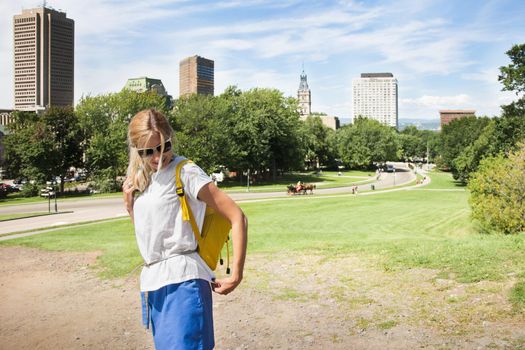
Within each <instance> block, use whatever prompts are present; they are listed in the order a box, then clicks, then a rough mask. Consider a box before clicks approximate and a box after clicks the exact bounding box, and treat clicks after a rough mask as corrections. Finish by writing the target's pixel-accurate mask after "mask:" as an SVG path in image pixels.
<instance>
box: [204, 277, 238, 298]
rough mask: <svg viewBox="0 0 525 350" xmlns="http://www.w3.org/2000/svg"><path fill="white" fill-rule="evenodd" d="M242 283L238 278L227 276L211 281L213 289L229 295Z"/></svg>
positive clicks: (218, 292)
mask: <svg viewBox="0 0 525 350" xmlns="http://www.w3.org/2000/svg"><path fill="white" fill-rule="evenodd" d="M240 283H241V280H240V279H238V278H234V277H233V276H232V277H226V278H222V279H218V280H215V281H213V282H212V283H211V288H212V290H213V291H214V292H215V293H217V294H222V295H227V294H229V293H231V292H232V291H233V290H234V289H235V288H237V286H238V285H239V284H240Z"/></svg>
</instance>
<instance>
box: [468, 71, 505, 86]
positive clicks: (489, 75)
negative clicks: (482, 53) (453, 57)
mask: <svg viewBox="0 0 525 350" xmlns="http://www.w3.org/2000/svg"><path fill="white" fill-rule="evenodd" d="M499 74H500V71H499V69H498V68H488V69H483V70H481V71H478V72H472V73H464V74H462V75H461V78H463V79H466V80H474V81H482V82H485V83H490V84H499V81H498V76H499Z"/></svg>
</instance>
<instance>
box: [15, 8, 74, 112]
mask: <svg viewBox="0 0 525 350" xmlns="http://www.w3.org/2000/svg"><path fill="white" fill-rule="evenodd" d="M13 33H14V63H15V67H14V68H15V69H14V73H15V84H14V85H15V86H14V89H15V109H18V110H29V111H36V110H40V109H43V108H45V107H47V106H73V103H74V51H75V49H74V46H75V38H74V37H75V22H74V21H73V20H72V19H70V18H66V14H65V13H63V12H59V11H55V10H53V9H49V8H46V7H40V8H34V9H29V10H23V11H22V14H20V15H15V16H14V17H13Z"/></svg>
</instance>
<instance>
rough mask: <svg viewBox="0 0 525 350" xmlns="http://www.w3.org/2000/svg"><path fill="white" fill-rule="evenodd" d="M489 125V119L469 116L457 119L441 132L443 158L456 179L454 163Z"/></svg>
mask: <svg viewBox="0 0 525 350" xmlns="http://www.w3.org/2000/svg"><path fill="white" fill-rule="evenodd" d="M488 123H489V118H487V117H480V118H478V117H475V116H469V117H464V118H461V119H455V120H453V121H452V122H450V123H449V124H447V125H444V126H443V129H442V131H441V135H440V138H441V145H440V151H441V152H440V153H441V156H442V157H443V161H444V163H445V166H446V167H447V168H449V169H450V170H452V174H453V176H454V178H455V179H457V178H458V172H457V168H456V165H455V163H454V161H455V159H456V158H457V157H458V156H459V155H460V154H461V152H463V150H464V149H465V148H467V147H468V146H470V145H472V144H473V143H474V142H475V141H476V140H477V139H478V137H479V135H480V134H481V132H482V131H483V129H484V128H485V127H486V126H487V124H488Z"/></svg>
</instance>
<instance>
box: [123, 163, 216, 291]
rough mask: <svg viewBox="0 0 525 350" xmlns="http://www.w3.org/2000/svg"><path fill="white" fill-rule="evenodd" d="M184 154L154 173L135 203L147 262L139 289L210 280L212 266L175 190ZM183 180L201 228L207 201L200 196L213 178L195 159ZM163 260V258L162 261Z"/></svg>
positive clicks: (139, 237) (139, 238) (138, 233)
mask: <svg viewBox="0 0 525 350" xmlns="http://www.w3.org/2000/svg"><path fill="white" fill-rule="evenodd" d="M184 159H185V158H184V157H174V158H173V160H172V161H171V162H170V163H169V164H168V165H167V166H166V167H165V168H162V169H161V170H159V171H157V172H155V173H153V175H152V178H151V182H150V184H149V186H148V187H147V188H146V190H145V191H144V192H143V193H141V194H140V195H139V196H138V197H137V198H135V202H134V204H133V216H134V222H135V236H136V238H137V244H138V248H139V251H140V254H141V255H142V258H143V259H144V261H145V262H146V265H147V264H151V263H154V264H152V265H151V266H144V267H143V269H142V273H141V275H140V290H141V291H142V292H145V291H153V290H157V289H159V288H161V287H164V286H166V285H168V284H173V283H181V282H184V281H188V280H191V279H204V280H207V281H211V280H212V279H213V278H215V276H214V274H213V272H212V271H211V269H210V268H209V267H208V265H206V263H205V262H204V261H203V260H202V259H201V257H200V256H199V254H198V253H197V252H196V249H197V242H196V240H195V235H194V233H193V230H192V228H191V224H190V222H189V221H184V222H183V220H182V211H181V207H180V201H179V197H178V196H177V193H176V191H175V187H176V186H175V168H176V165H177V164H178V163H179V162H180V161H182V160H184ZM181 180H182V183H183V184H184V191H185V193H186V197H187V199H188V204H189V205H190V206H191V209H192V211H193V215H194V216H195V221H196V222H197V225H198V226H199V230H200V229H202V222H203V221H204V213H205V212H206V203H204V202H202V201H200V200H198V199H197V195H198V193H199V191H200V189H201V188H202V187H203V186H204V185H206V184H207V183H209V182H211V181H212V180H211V179H210V177H209V176H208V175H206V173H205V172H204V171H203V170H202V169H201V168H199V167H198V166H197V165H195V164H193V163H188V164H186V165H184V166H183V167H182V170H181ZM159 260H160V261H159Z"/></svg>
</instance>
